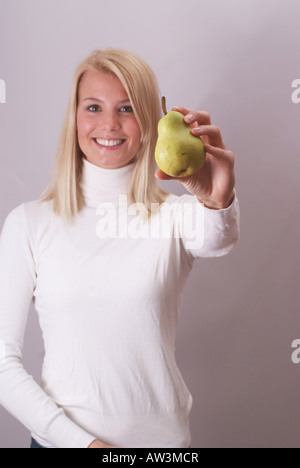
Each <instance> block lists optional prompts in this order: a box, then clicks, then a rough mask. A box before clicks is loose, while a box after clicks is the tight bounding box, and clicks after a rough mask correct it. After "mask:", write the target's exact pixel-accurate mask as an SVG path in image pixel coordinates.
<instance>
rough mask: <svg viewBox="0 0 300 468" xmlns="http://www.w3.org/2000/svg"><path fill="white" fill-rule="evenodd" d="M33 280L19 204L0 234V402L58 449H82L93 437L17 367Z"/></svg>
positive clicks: (23, 220)
mask: <svg viewBox="0 0 300 468" xmlns="http://www.w3.org/2000/svg"><path fill="white" fill-rule="evenodd" d="M35 284H36V274H35V264H34V254H33V251H32V246H31V240H30V235H29V232H28V228H27V221H26V215H25V208H24V205H22V206H20V207H18V208H17V209H15V210H14V211H13V212H12V213H11V214H10V215H9V216H8V218H7V220H6V222H5V225H4V228H3V231H2V234H1V237H0V403H1V404H2V405H3V406H4V407H5V408H6V409H7V410H8V411H9V412H10V413H11V414H12V415H13V416H15V417H16V418H17V419H18V420H19V421H21V422H22V423H23V424H24V425H25V426H26V427H27V428H28V429H29V430H30V431H32V432H34V433H36V434H40V435H41V437H42V438H44V439H45V440H47V441H48V442H49V443H51V444H53V445H54V446H55V447H58V448H87V447H88V446H89V445H90V444H91V442H92V441H93V440H95V437H93V436H92V435H91V434H89V433H87V432H86V431H85V430H83V429H82V428H81V427H79V426H78V425H77V424H75V423H74V422H73V421H72V420H71V419H69V418H68V417H67V416H66V414H65V413H64V411H63V409H62V408H59V407H58V406H57V405H56V404H55V403H54V402H53V401H52V400H51V398H49V397H48V395H47V394H46V393H45V392H44V391H43V390H42V389H41V388H40V386H39V385H38V384H37V383H36V382H35V381H34V380H33V378H32V377H31V376H30V375H29V374H28V373H27V372H26V370H25V369H24V367H23V365H22V361H21V360H22V347H23V337H24V332H25V328H26V323H27V316H28V309H29V305H30V302H31V300H32V297H33V293H34V288H35Z"/></svg>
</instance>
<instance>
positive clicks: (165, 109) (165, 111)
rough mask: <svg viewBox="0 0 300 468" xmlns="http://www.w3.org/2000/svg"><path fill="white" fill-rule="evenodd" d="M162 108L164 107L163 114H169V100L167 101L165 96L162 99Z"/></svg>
mask: <svg viewBox="0 0 300 468" xmlns="http://www.w3.org/2000/svg"><path fill="white" fill-rule="evenodd" d="M161 107H162V110H163V113H164V114H165V115H167V113H168V111H167V100H166V98H165V96H163V97H162V98H161Z"/></svg>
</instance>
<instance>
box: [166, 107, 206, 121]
mask: <svg viewBox="0 0 300 468" xmlns="http://www.w3.org/2000/svg"><path fill="white" fill-rule="evenodd" d="M172 110H174V111H177V112H180V113H181V114H182V115H184V116H185V119H184V120H185V122H186V123H187V124H189V125H192V124H195V123H196V122H197V123H198V125H211V118H210V115H209V113H208V112H204V111H195V110H190V109H187V108H186V107H183V106H178V107H173V109H172Z"/></svg>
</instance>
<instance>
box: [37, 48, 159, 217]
mask: <svg viewBox="0 0 300 468" xmlns="http://www.w3.org/2000/svg"><path fill="white" fill-rule="evenodd" d="M88 70H94V71H104V72H108V73H113V74H114V75H116V76H117V77H118V78H119V80H120V81H121V83H122V84H123V86H124V88H125V90H126V92H127V94H128V97H129V99H130V103H131V106H132V108H133V111H134V114H135V117H136V119H137V122H138V124H139V126H140V129H141V147H140V150H139V152H138V154H137V155H136V165H135V170H134V172H133V176H132V180H131V183H130V186H129V189H128V194H127V195H128V201H129V203H142V204H143V205H144V206H145V207H146V208H147V211H148V214H151V203H162V202H163V201H164V199H165V197H166V193H165V192H164V191H163V190H162V189H161V188H160V187H159V185H158V184H157V182H156V179H155V176H154V173H155V167H156V166H155V159H154V150H155V144H156V141H157V124H158V121H159V119H160V117H161V107H160V98H159V90H158V85H157V81H156V77H155V75H154V73H153V71H152V70H151V68H150V67H149V65H148V64H147V63H146V62H145V61H144V60H142V59H141V58H140V57H139V56H137V55H135V54H133V53H131V52H128V51H125V50H120V49H105V50H96V51H94V52H93V53H91V54H90V55H89V56H88V57H87V58H86V59H85V60H84V61H83V62H82V63H81V64H80V65H79V66H78V68H77V70H76V72H75V74H74V79H73V84H72V88H71V93H70V97H69V102H68V107H67V112H66V116H65V120H64V124H63V128H62V133H61V137H60V141H59V146H58V151H57V161H56V170H55V174H54V179H53V182H52V185H51V187H50V189H49V191H48V194H47V195H46V196H45V198H44V199H43V200H44V201H47V200H53V208H54V211H55V213H57V214H58V215H59V216H61V217H62V218H63V219H66V220H70V219H71V218H72V217H73V216H75V215H76V214H77V213H78V212H79V211H80V210H81V209H82V208H83V206H84V199H83V196H82V193H81V188H80V180H81V174H82V158H83V154H82V152H81V150H80V148H79V144H78V139H77V129H76V116H77V106H78V89H79V85H80V82H81V80H82V77H83V75H84V74H85V72H87V71H88Z"/></svg>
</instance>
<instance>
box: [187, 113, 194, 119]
mask: <svg viewBox="0 0 300 468" xmlns="http://www.w3.org/2000/svg"><path fill="white" fill-rule="evenodd" d="M193 117H194V116H193V114H187V115H186V116H185V118H186V120H191V119H192V118H193Z"/></svg>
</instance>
